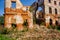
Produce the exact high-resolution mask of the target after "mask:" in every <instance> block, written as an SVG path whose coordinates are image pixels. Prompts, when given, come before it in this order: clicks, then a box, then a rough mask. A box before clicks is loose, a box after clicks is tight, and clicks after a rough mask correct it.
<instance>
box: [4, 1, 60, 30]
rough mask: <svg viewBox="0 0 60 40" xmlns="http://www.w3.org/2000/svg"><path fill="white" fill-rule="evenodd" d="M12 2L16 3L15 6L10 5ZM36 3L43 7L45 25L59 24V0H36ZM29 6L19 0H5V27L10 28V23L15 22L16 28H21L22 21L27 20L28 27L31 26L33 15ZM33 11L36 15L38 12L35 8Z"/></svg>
mask: <svg viewBox="0 0 60 40" xmlns="http://www.w3.org/2000/svg"><path fill="white" fill-rule="evenodd" d="M12 3H16V7H15V8H13V7H12ZM37 4H38V6H37ZM37 4H36V7H39V6H40V7H42V9H43V11H42V12H43V14H44V19H45V20H44V22H45V25H46V27H47V26H49V25H53V26H55V25H60V0H38V2H37ZM36 7H35V8H34V9H36ZM29 8H30V6H24V5H23V4H22V3H21V2H20V0H5V27H7V28H12V24H16V28H17V29H18V30H22V29H23V23H24V21H27V22H28V28H33V15H32V13H31V12H30V11H29ZM35 11H36V13H37V14H36V15H37V17H38V15H39V14H38V13H39V12H38V11H37V9H36V10H35ZM39 22H40V21H39Z"/></svg>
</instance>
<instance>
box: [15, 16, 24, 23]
mask: <svg viewBox="0 0 60 40" xmlns="http://www.w3.org/2000/svg"><path fill="white" fill-rule="evenodd" d="M14 18H15V19H16V23H17V24H19V23H21V24H23V18H22V16H21V15H15V16H14Z"/></svg>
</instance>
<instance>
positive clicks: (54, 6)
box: [44, 0, 60, 26]
mask: <svg viewBox="0 0 60 40" xmlns="http://www.w3.org/2000/svg"><path fill="white" fill-rule="evenodd" d="M44 6H45V23H46V26H48V25H49V24H50V25H51V24H52V25H54V26H55V25H60V0H44Z"/></svg>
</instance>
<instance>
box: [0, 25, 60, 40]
mask: <svg viewBox="0 0 60 40" xmlns="http://www.w3.org/2000/svg"><path fill="white" fill-rule="evenodd" d="M5 38H6V40H60V32H59V31H58V30H56V29H48V28H46V27H44V26H39V25H36V24H35V25H34V28H33V29H27V28H25V29H24V30H23V31H20V32H18V31H16V30H14V31H11V32H10V33H8V34H4V35H3V34H0V40H5Z"/></svg>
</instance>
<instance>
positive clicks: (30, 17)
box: [27, 13, 33, 29]
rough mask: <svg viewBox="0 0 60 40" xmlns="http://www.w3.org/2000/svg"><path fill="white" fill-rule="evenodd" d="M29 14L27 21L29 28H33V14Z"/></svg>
mask: <svg viewBox="0 0 60 40" xmlns="http://www.w3.org/2000/svg"><path fill="white" fill-rule="evenodd" d="M28 16H29V18H28V20H27V22H28V28H29V29H32V28H33V14H32V13H30V14H29V15H28Z"/></svg>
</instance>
